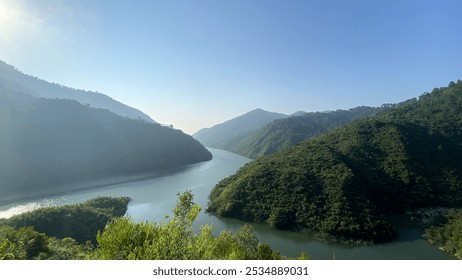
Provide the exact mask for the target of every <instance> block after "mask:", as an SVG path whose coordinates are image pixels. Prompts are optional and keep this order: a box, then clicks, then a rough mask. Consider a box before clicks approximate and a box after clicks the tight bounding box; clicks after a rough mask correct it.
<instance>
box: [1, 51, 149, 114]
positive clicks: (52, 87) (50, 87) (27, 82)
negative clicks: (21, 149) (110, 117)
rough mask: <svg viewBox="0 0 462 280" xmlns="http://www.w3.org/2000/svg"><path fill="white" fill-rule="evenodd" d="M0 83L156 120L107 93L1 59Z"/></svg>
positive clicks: (35, 93) (35, 95) (28, 92)
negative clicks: (80, 87)
mask: <svg viewBox="0 0 462 280" xmlns="http://www.w3.org/2000/svg"><path fill="white" fill-rule="evenodd" d="M0 85H3V86H4V87H6V88H7V89H10V90H13V91H20V92H22V93H24V94H27V95H30V96H34V97H46V98H60V99H72V100H76V101H78V102H80V103H81V104H89V105H90V106H91V107H94V108H101V109H108V110H110V111H111V112H113V113H116V114H118V115H120V116H123V117H129V118H131V119H141V120H145V121H147V122H155V121H153V120H152V119H151V118H150V117H149V116H148V115H146V114H144V113H143V112H141V111H140V110H138V109H135V108H132V107H130V106H127V105H125V104H122V103H120V102H118V101H116V100H114V99H112V98H110V97H109V96H107V95H104V94H101V93H98V92H91V91H84V90H78V89H73V88H69V87H65V86H62V85H59V84H55V83H49V82H47V81H44V80H41V79H38V78H36V77H33V76H29V75H26V74H24V73H22V72H21V71H19V70H17V69H16V68H15V67H13V66H11V65H9V64H6V63H5V62H3V61H1V60H0Z"/></svg>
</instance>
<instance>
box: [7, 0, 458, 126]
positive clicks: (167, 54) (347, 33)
mask: <svg viewBox="0 0 462 280" xmlns="http://www.w3.org/2000/svg"><path fill="white" fill-rule="evenodd" d="M461 8H462V3H461V2H460V1H386V2H377V1H212V0H210V1H91V0H88V1H86V0H82V1H64V0H55V1H51V0H43V1H25V0H19V1H9V0H0V60H3V61H5V62H7V63H9V64H11V65H15V66H16V67H18V68H19V69H20V70H21V71H23V72H25V73H28V74H31V75H34V76H37V77H40V78H42V79H45V80H48V81H50V82H56V83H60V84H63V85H66V86H71V87H74V88H80V89H87V90H94V91H99V92H102V93H104V94H107V95H109V96H111V97H112V98H114V99H117V100H119V101H121V102H123V103H125V104H127V105H130V106H132V107H135V108H138V109H140V110H142V111H143V112H145V113H147V114H148V115H150V116H151V117H152V118H153V119H154V120H156V121H158V122H160V123H165V124H173V125H174V126H175V127H176V128H179V129H182V130H183V131H185V132H187V133H194V132H196V131H197V130H198V129H200V128H202V127H208V126H211V125H213V124H216V123H219V122H222V121H224V120H227V119H229V118H232V117H235V116H237V115H240V114H243V113H245V112H247V111H250V110H252V109H255V108H263V109H265V110H268V111H276V112H280V113H285V114H290V113H293V112H295V111H298V110H304V111H322V110H331V109H339V108H343V109H347V108H351V107H354V106H357V105H370V106H378V105H381V104H382V103H394V102H399V101H402V100H405V99H407V98H412V97H415V96H418V95H420V94H421V93H423V92H424V91H428V89H430V88H433V87H437V86H441V85H444V84H447V82H448V81H450V80H457V79H460V78H461V76H462V75H461V74H462V73H461V72H462V70H461V68H460V65H462V53H461V52H460V45H461V41H462V39H461V37H460V36H458V34H459V33H460V26H462V18H461V17H460V14H459V11H460V10H461Z"/></svg>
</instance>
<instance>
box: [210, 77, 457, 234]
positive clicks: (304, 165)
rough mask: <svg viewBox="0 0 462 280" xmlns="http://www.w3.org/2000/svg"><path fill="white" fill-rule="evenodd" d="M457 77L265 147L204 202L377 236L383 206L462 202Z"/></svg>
mask: <svg viewBox="0 0 462 280" xmlns="http://www.w3.org/2000/svg"><path fill="white" fill-rule="evenodd" d="M461 158H462V82H461V81H458V82H457V83H454V82H451V83H450V84H449V86H448V87H444V88H439V89H434V90H433V91H432V92H431V93H430V94H428V93H426V94H424V95H422V96H420V98H419V99H418V100H410V101H408V102H406V103H405V104H403V105H401V106H399V107H397V108H395V109H392V110H390V111H389V112H388V113H384V114H380V115H377V116H375V117H372V118H369V119H366V120H359V121H356V122H354V123H352V124H350V125H347V126H344V127H342V128H339V129H336V130H334V131H332V132H329V133H327V134H324V135H321V136H319V137H316V138H313V139H311V140H308V141H305V142H302V143H300V144H298V145H295V146H293V147H290V148H288V149H285V150H283V151H281V152H278V153H275V154H272V155H269V156H266V157H261V158H259V159H257V160H255V161H253V162H251V163H248V164H247V165H246V166H244V167H243V168H241V169H240V170H239V171H238V172H237V173H236V174H235V175H232V176H230V177H228V178H226V179H224V180H222V181H221V182H219V183H218V184H217V185H216V186H215V188H214V189H213V190H212V192H211V195H210V202H209V206H208V211H209V212H212V213H216V214H218V215H221V216H225V217H234V218H239V219H243V220H247V221H258V222H263V223H268V224H270V225H271V226H273V227H275V228H279V229H289V230H306V231H311V232H313V233H316V234H319V235H321V236H324V237H327V238H337V239H340V240H343V241H346V240H350V241H354V242H361V241H366V242H381V241H385V240H390V239H392V238H393V237H394V235H395V233H394V230H393V227H392V225H391V224H390V223H389V222H388V221H387V220H386V219H385V218H384V214H387V213H400V212H403V211H405V210H409V209H416V208H421V207H430V206H448V207H451V206H460V205H462V165H461V163H460V159H461Z"/></svg>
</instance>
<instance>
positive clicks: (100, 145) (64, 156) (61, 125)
mask: <svg viewBox="0 0 462 280" xmlns="http://www.w3.org/2000/svg"><path fill="white" fill-rule="evenodd" d="M211 158H212V154H211V153H210V152H209V151H207V150H206V149H205V148H204V147H203V146H202V145H201V144H200V143H199V142H198V141H197V140H195V139H194V138H192V137H191V136H190V135H187V134H185V133H183V132H181V131H180V130H176V129H172V128H169V127H164V126H161V125H160V124H157V123H151V122H146V121H139V120H133V119H130V118H126V117H122V116H119V115H117V114H115V113H113V112H111V111H109V110H107V109H96V108H91V107H89V106H85V105H82V104H80V103H79V102H78V101H75V100H69V99H49V98H40V97H32V96H30V95H28V94H23V93H21V92H18V91H13V90H11V89H9V88H7V87H5V86H3V85H2V84H0V202H2V201H5V200H9V199H18V198H25V197H30V196H36V195H44V194H51V193H61V192H66V191H71V190H75V189H79V188H82V187H89V186H92V185H94V184H95V182H105V183H106V184H107V183H110V182H112V183H116V182H118V180H126V179H124V178H127V177H130V178H133V177H138V178H139V177H143V176H152V175H155V174H159V173H161V172H168V171H172V170H177V169H178V168H182V167H184V166H186V165H190V164H193V163H197V162H200V161H206V160H210V159H211Z"/></svg>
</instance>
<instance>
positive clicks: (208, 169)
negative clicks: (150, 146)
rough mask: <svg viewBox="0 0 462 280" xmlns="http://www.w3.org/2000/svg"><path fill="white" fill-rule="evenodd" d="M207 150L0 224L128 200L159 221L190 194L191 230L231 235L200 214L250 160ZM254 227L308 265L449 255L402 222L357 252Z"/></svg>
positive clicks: (23, 207) (29, 205) (3, 213)
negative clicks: (204, 155) (49, 210)
mask: <svg viewBox="0 0 462 280" xmlns="http://www.w3.org/2000/svg"><path fill="white" fill-rule="evenodd" d="M209 150H210V151H211V152H212V153H213V159H212V160H210V161H208V162H201V163H197V164H194V165H191V166H188V167H185V168H182V169H181V170H178V171H177V172H174V173H171V174H169V175H166V176H162V177H157V178H150V179H146V180H138V181H132V182H124V183H120V184H114V185H111V186H107V187H104V188H97V189H87V190H84V191H76V192H71V193H67V194H63V195H54V196H49V197H41V198H36V199H27V200H22V201H16V202H14V203H10V204H6V205H2V206H0V218H8V217H10V216H12V215H14V214H19V213H23V212H26V211H30V210H34V209H37V208H40V207H46V206H58V205H64V204H73V203H80V202H83V201H85V200H88V199H90V198H94V197H97V196H128V197H130V198H131V199H132V200H131V201H130V204H129V206H128V210H127V215H129V216H130V217H132V218H133V219H134V220H137V221H143V220H156V221H160V220H164V219H165V217H166V216H167V215H171V211H172V209H173V207H174V205H175V204H176V199H177V196H176V194H177V193H181V192H184V191H186V190H191V191H192V192H193V193H194V201H195V202H196V203H198V204H199V205H201V207H202V209H203V211H202V212H201V214H200V215H199V217H198V219H197V221H196V224H195V226H196V227H197V226H198V225H200V224H212V225H213V228H214V232H215V233H219V232H220V231H221V230H223V229H230V230H236V229H237V228H239V227H241V226H242V225H244V223H243V222H241V221H238V220H234V219H224V218H219V217H216V216H212V215H208V214H205V213H204V210H205V208H206V206H207V201H208V194H209V193H210V190H211V189H212V188H213V186H214V185H215V184H216V183H217V182H218V181H220V180H221V179H223V178H225V177H227V176H229V175H232V174H234V173H235V172H236V171H237V170H238V169H239V168H240V167H241V166H243V165H244V164H246V163H247V162H249V161H250V160H249V159H248V158H245V157H241V156H238V155H236V154H233V153H230V152H226V151H222V150H217V149H211V148H209ZM254 227H255V232H256V235H257V237H258V238H259V240H260V241H261V242H265V243H269V244H270V245H271V247H272V248H273V249H274V250H277V251H280V252H281V253H282V254H283V255H287V256H291V257H294V256H297V255H299V254H300V252H301V251H304V252H306V253H307V254H308V255H310V256H311V257H312V258H313V259H333V258H335V259H354V260H370V259H385V260H393V259H414V260H417V259H432V260H440V259H453V258H452V257H451V256H450V255H449V254H447V253H445V252H442V251H441V250H439V249H438V248H436V247H434V246H431V245H430V244H428V243H427V242H426V241H425V240H423V239H422V238H421V237H420V236H421V234H422V229H421V228H419V227H418V226H417V225H415V224H413V222H411V221H410V220H408V219H407V220H406V219H405V220H401V223H400V224H399V225H398V234H399V237H398V239H397V240H396V241H394V242H391V243H386V244H381V245H374V246H359V247H351V246H343V245H338V244H326V243H323V242H320V241H317V240H315V239H313V238H311V237H310V236H307V235H305V234H301V233H295V232H286V231H277V230H274V229H271V228H269V227H268V226H266V225H260V224H256V225H254Z"/></svg>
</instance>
